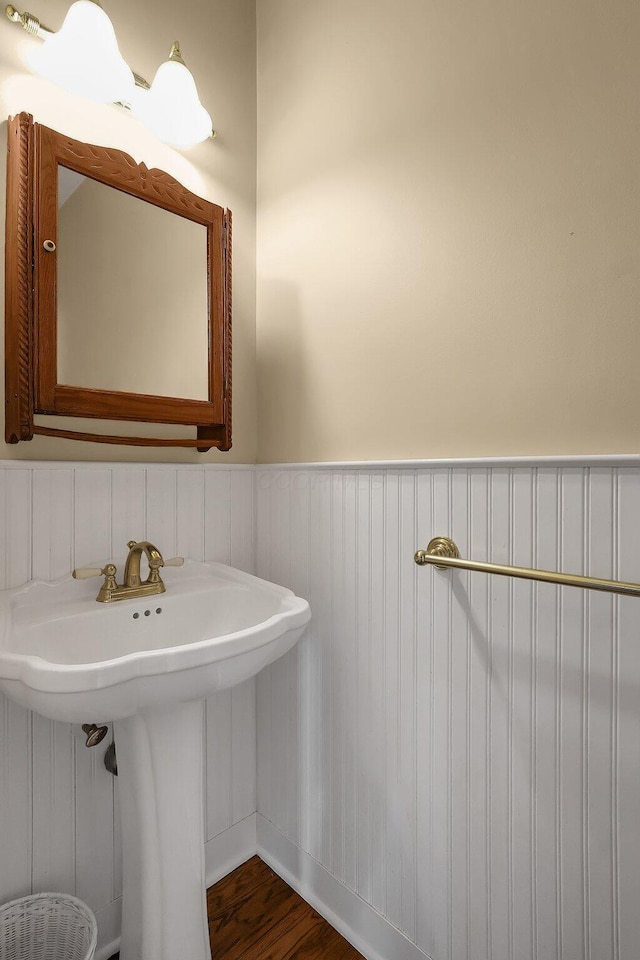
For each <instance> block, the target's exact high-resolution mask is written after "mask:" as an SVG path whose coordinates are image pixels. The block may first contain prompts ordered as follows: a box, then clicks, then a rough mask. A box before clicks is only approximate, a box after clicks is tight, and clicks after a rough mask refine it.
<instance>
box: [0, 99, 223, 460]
mask: <svg viewBox="0 0 640 960" xmlns="http://www.w3.org/2000/svg"><path fill="white" fill-rule="evenodd" d="M67 182H70V183H71V187H69V188H67V187H66V185H65V184H66V183H67ZM104 187H107V188H109V189H108V190H105V189H104ZM70 198H71V199H70ZM123 205H124V206H123ZM114 211H116V212H114ZM145 230H146V232H145ZM185 237H186V238H187V239H186V240H185ZM5 273H6V298H5V304H6V305H5V393H6V396H5V414H6V419H5V439H6V441H7V443H17V442H19V441H21V440H31V439H32V438H33V436H34V435H37V434H40V435H45V436H60V437H66V438H71V439H77V440H91V441H97V442H101V443H121V444H125V445H130V444H135V445H143V446H168V447H171V446H173V447H175V446H184V447H195V448H197V449H198V450H199V451H201V452H205V451H206V450H209V449H210V448H211V447H217V448H218V449H220V450H228V449H229V448H230V446H231V213H230V211H229V210H226V209H223V208H222V207H220V206H217V205H216V204H213V203H211V202H210V201H208V200H205V199H203V198H202V197H198V196H197V195H195V194H193V193H192V192H191V191H189V190H188V189H187V188H185V187H184V186H183V185H182V184H180V183H179V182H178V181H176V180H175V179H174V178H173V177H171V176H170V175H169V174H167V173H165V172H164V171H161V170H157V169H149V168H148V167H147V166H146V165H145V164H144V163H140V164H138V163H136V162H135V161H134V160H133V158H132V157H130V156H129V155H128V154H126V153H124V152H122V151H120V150H116V149H112V148H108V147H101V146H97V145H94V144H85V143H81V142H80V141H77V140H73V139H72V138H70V137H66V136H64V135H62V134H59V133H57V132H56V131H54V130H50V129H49V128H47V127H44V126H42V125H40V124H36V123H34V122H33V118H32V117H31V116H30V115H29V114H26V113H22V114H19V115H18V116H16V117H14V118H10V120H9V123H8V152H7V221H6V262H5ZM189 345H191V353H189V352H188V350H187V347H188V346H189ZM183 348H184V349H183ZM89 361H91V362H89ZM93 361H95V363H94V362H93ZM94 367H95V368H96V371H97V372H96V371H93V368H94ZM176 368H177V369H176ZM69 371H72V373H71V374H70V373H69ZM91 371H93V372H91ZM84 377H86V381H85V382H81V383H78V382H77V380H81V379H83V378H84ZM68 379H71V380H72V382H71V383H70V382H65V380H68ZM94 381H95V383H94ZM138 381H139V382H140V384H141V386H140V387H139V388H138V389H139V392H138V391H137V390H135V389H133V387H134V386H135V385H136V384H137V383H138ZM96 383H97V384H98V385H95V384H96ZM123 383H124V384H125V386H126V389H122V385H123ZM176 384H178V385H182V387H183V389H184V391H185V392H189V393H190V394H191V395H190V396H175V395H173V394H174V392H175V390H176ZM191 384H193V388H192V387H191ZM196 384H198V386H197V387H196V386H195V385H196ZM154 387H155V390H156V391H157V392H151V391H152V390H153V389H154ZM35 415H38V416H39V417H40V416H41V415H43V416H45V417H47V416H54V417H61V416H62V417H83V418H89V419H95V420H110V421H114V420H115V421H124V420H126V421H135V422H138V423H141V424H144V423H161V424H162V423H164V424H182V425H189V426H192V427H195V433H196V436H195V437H188V438H187V437H185V438H184V439H175V438H173V437H172V438H160V437H142V436H139V437H134V436H126V435H122V436H120V435H114V434H113V433H110V434H104V433H99V432H96V433H93V432H87V431H86V429H85V430H71V429H68V428H67V427H66V426H65V427H64V428H60V427H59V426H55V425H53V426H43V425H41V423H35V422H34V416H35Z"/></svg>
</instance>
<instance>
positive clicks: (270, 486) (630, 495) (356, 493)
mask: <svg viewBox="0 0 640 960" xmlns="http://www.w3.org/2000/svg"><path fill="white" fill-rule="evenodd" d="M255 494H256V518H257V529H256V559H257V566H256V572H257V573H258V575H260V576H263V577H266V578H268V579H270V580H274V581H276V582H278V583H281V584H284V585H286V586H289V587H291V588H292V589H293V590H295V591H296V592H297V593H299V594H300V595H302V596H304V597H306V598H308V599H309V601H310V603H311V608H312V614H313V618H312V621H311V624H310V627H309V629H308V631H307V633H306V635H305V637H304V638H303V639H302V640H301V642H300V643H299V644H298V646H297V648H295V649H294V650H293V651H291V652H290V653H289V654H287V655H286V656H285V657H284V658H282V659H281V660H280V661H278V662H276V663H274V664H273V665H271V666H270V667H269V668H267V669H266V670H265V671H263V673H262V674H261V675H260V676H259V678H258V684H257V729H258V821H257V826H258V847H259V850H260V852H261V853H262V855H263V856H264V857H265V858H266V859H267V860H269V862H271V863H272V865H274V866H275V867H276V869H278V870H279V871H280V872H282V874H283V875H284V876H285V877H286V878H287V879H288V880H289V882H290V883H292V884H293V885H294V886H296V887H297V888H298V889H299V890H300V891H301V892H303V894H304V895H305V896H306V897H307V899H309V900H311V902H313V903H314V904H315V905H316V906H317V908H318V909H320V911H321V912H324V913H325V915H327V916H328V917H329V918H331V919H332V920H333V921H334V922H335V923H336V925H337V926H339V928H341V929H342V930H343V932H345V933H346V934H347V936H349V937H350V939H351V940H352V941H353V942H354V943H355V944H356V946H358V947H359V948H360V949H361V950H362V952H363V953H364V954H365V956H367V957H368V958H370V960H372V958H378V957H379V958H382V960H400V958H402V960H415V958H419V957H423V956H427V957H430V958H433V960H638V958H639V957H640V600H638V599H633V598H623V597H614V596H612V595H609V594H602V593H595V592H590V591H583V590H579V589H575V588H567V587H564V588H560V587H556V586H553V585H548V584H534V583H531V582H528V581H521V580H513V579H506V578H502V577H496V576H493V577H489V576H487V575H485V574H480V573H466V572H462V571H448V572H439V571H436V570H433V569H431V568H430V567H426V568H418V567H416V565H415V564H414V561H413V554H414V552H415V550H416V549H417V548H420V547H422V548H424V547H426V545H427V543H428V541H429V540H430V539H431V538H432V537H433V536H436V535H448V536H451V537H452V538H453V539H454V540H455V541H456V542H457V544H458V547H459V548H460V552H461V555H462V556H463V557H470V558H472V559H478V560H486V559H489V560H494V561H496V562H500V563H510V564H516V565H520V566H536V567H540V568H544V569H551V570H564V571H567V572H572V573H589V574H591V575H593V576H598V577H605V578H616V579H621V580H630V581H636V582H638V581H640V467H638V465H631V466H616V465H612V464H609V463H603V462H600V463H594V465H592V466H591V467H589V466H587V465H585V464H579V463H572V464H569V465H554V464H553V463H549V462H545V463H542V462H540V463H539V464H535V463H531V462H529V463H521V464H512V465H507V464H504V465H501V464H494V465H484V466H483V465H481V464H480V465H469V464H467V465H465V464H459V465H456V464H450V465H434V466H432V467H427V466H425V467H424V468H421V467H420V466H419V465H409V466H408V467H407V468H405V469H402V468H401V467H400V466H399V465H394V466H388V467H384V465H380V466H372V467H370V468H366V467H363V466H360V467H359V468H358V469H356V468H350V467H349V466H348V465H346V466H343V467H340V466H339V465H335V466H333V465H332V466H331V468H325V469H312V468H304V467H299V468H295V467H291V466H289V467H286V468H282V469H277V468H268V467H265V468H258V469H257V471H256V476H255ZM381 923H383V927H381Z"/></svg>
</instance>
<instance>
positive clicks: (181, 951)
mask: <svg viewBox="0 0 640 960" xmlns="http://www.w3.org/2000/svg"><path fill="white" fill-rule="evenodd" d="M203 709H204V702H203V701H197V702H195V703H183V704H178V705H175V706H172V707H171V708H169V709H166V710H157V711H153V712H149V713H145V714H142V715H138V716H134V717H129V718H128V719H126V720H118V721H116V723H115V724H114V732H115V741H116V752H117V758H118V774H119V776H118V787H119V798H120V813H121V818H122V939H121V944H120V958H121V960H211V953H210V949H209V929H208V923H207V909H206V893H205V875H204V796H203V762H204V761H203Z"/></svg>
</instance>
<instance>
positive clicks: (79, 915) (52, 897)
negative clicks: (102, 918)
mask: <svg viewBox="0 0 640 960" xmlns="http://www.w3.org/2000/svg"><path fill="white" fill-rule="evenodd" d="M97 936H98V927H97V924H96V918H95V917H94V915H93V913H92V912H91V910H90V909H89V907H88V906H87V905H86V903H83V902H82V900H78V899H77V897H70V896H67V895H66V894H63V893H38V894H35V895H34V896H32V897H21V898H20V899H19V900H12V901H11V902H10V903H5V904H4V905H3V906H1V907H0V960H92V957H93V955H94V954H95V952H96V940H97Z"/></svg>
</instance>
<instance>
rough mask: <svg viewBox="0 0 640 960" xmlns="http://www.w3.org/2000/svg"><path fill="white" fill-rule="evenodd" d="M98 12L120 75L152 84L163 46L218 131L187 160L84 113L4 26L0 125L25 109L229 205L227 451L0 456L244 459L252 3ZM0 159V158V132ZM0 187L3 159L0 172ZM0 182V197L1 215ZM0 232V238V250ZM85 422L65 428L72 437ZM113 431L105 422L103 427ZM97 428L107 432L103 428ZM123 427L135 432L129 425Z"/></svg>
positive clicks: (251, 288)
mask: <svg viewBox="0 0 640 960" xmlns="http://www.w3.org/2000/svg"><path fill="white" fill-rule="evenodd" d="M68 6H69V0H48V2H47V3H44V4H42V5H41V7H40V8H39V7H38V5H37V4H34V5H32V7H33V9H32V8H31V7H30V9H32V12H33V13H34V14H36V15H39V16H41V18H42V20H43V21H44V22H45V23H46V24H47V25H48V26H50V27H51V28H53V29H57V28H58V27H59V26H60V25H61V23H62V20H63V19H64V15H65V12H66V10H67V9H68ZM108 13H109V16H110V17H111V19H112V21H113V24H114V26H115V29H116V33H117V36H118V41H119V44H120V49H121V51H122V54H123V56H124V57H125V59H126V60H127V61H128V63H129V64H130V66H131V67H132V69H134V70H135V71H136V72H137V73H140V74H142V75H143V76H145V77H146V78H147V79H148V80H149V81H151V80H152V79H153V76H154V73H155V70H156V69H157V67H158V66H159V65H160V63H161V62H162V60H164V59H166V58H167V56H168V53H169V47H170V46H171V43H172V41H173V40H175V39H179V40H180V43H181V48H182V53H183V56H184V58H185V60H186V62H187V64H188V66H189V68H190V69H191V70H192V72H193V74H194V76H195V78H196V82H197V85H198V91H199V94H200V98H201V100H202V102H203V103H204V104H205V106H206V107H207V108H208V109H209V111H210V113H211V115H212V117H213V120H214V126H215V127H216V129H217V130H218V132H219V136H218V138H217V139H216V140H215V141H208V142H207V143H204V144H200V145H199V146H197V147H194V148H192V149H190V150H188V151H183V152H180V151H176V150H172V149H171V148H169V147H166V146H164V145H162V144H160V143H159V142H158V141H157V140H156V139H155V138H154V137H153V136H151V134H149V133H147V132H146V130H145V129H144V128H143V127H142V125H141V124H140V123H139V122H138V121H136V120H135V119H134V118H133V117H131V116H130V115H128V114H127V113H125V112H124V111H122V110H120V109H119V108H117V107H113V106H100V105H94V104H89V103H87V102H85V101H83V100H81V99H79V98H75V97H72V96H70V95H67V94H65V93H64V92H62V91H59V90H57V89H55V88H54V87H52V86H51V85H49V84H47V83H45V82H44V81H41V80H39V79H37V78H35V77H33V76H32V75H31V74H30V73H29V72H28V70H27V69H26V68H25V67H24V61H23V59H22V58H23V55H24V53H25V51H26V50H27V49H28V48H29V47H30V46H31V45H33V44H34V43H36V42H37V41H34V40H32V39H30V38H29V37H28V36H27V35H26V34H25V33H23V32H22V31H20V30H19V29H18V28H17V27H15V26H13V25H12V24H10V23H9V22H8V21H7V20H6V18H4V17H3V18H2V21H1V22H0V116H4V117H7V116H8V115H11V114H14V113H17V112H19V111H20V110H27V111H29V112H31V113H33V114H34V117H35V119H36V120H38V121H40V122H42V123H45V124H47V125H48V126H51V127H53V128H55V129H57V130H60V131H61V132H63V133H67V134H69V135H71V136H73V137H76V138H78V139H80V140H85V141H86V142H90V143H99V144H108V145H110V146H113V147H117V148H119V149H121V150H125V151H127V152H128V153H130V154H131V155H132V156H133V157H134V158H135V159H136V160H137V161H139V162H140V161H144V162H145V163H146V164H147V166H148V167H159V168H160V169H163V170H166V171H168V172H169V173H171V174H172V175H173V176H175V177H176V178H177V179H179V180H180V181H181V182H182V183H184V184H185V185H186V186H187V187H189V188H190V189H191V190H193V191H194V192H195V193H198V194H199V195H201V196H204V197H207V198H208V199H210V200H212V201H214V202H215V203H218V204H220V205H221V206H226V207H229V208H230V209H231V210H232V211H233V219H234V237H233V239H234V251H233V253H234V270H233V279H234V291H233V293H234V353H233V363H234V369H233V379H234V416H233V447H232V450H231V451H230V452H229V453H227V454H220V453H217V452H215V451H211V452H210V453H209V454H204V455H203V454H198V453H197V452H196V451H195V450H186V449H185V450H176V449H173V448H170V449H168V450H162V449H154V448H151V447H140V448H135V447H126V446H110V445H106V444H92V443H81V442H76V441H63V440H54V439H50V438H46V437H36V438H35V439H34V440H33V441H31V442H30V443H20V444H17V445H3V449H2V453H1V454H0V457H2V458H5V459H8V458H24V459H40V460H46V459H52V460H65V459H69V460H142V461H149V460H157V461H162V460H175V461H182V462H199V463H201V462H203V461H208V460H217V461H221V462H253V460H254V459H255V451H256V415H255V409H256V406H255V393H256V372H255V170H256V156H255V141H256V132H255V127H256V113H255V99H256V89H255V57H256V53H255V4H254V2H253V0H233V2H231V0H208V2H205V0H184V2H182V3H180V4H175V3H174V2H173V0H155V2H154V3H151V0H142V2H139V3H135V4H132V3H129V2H127V0H109V3H108ZM2 131H3V136H2V138H1V139H0V151H2V153H4V151H5V134H6V124H3V125H2ZM0 169H1V170H2V177H3V178H4V169H5V164H4V161H3V162H2V163H0ZM4 192H5V187H4V179H3V180H2V182H1V183H0V197H1V202H2V206H3V207H4ZM3 240H4V231H2V242H3ZM83 424H84V425H86V424H87V422H86V421H82V420H79V421H75V422H72V423H71V424H70V426H71V427H72V428H73V427H75V428H76V429H82V428H83ZM112 426H115V425H112ZM107 429H109V427H108V426H107ZM125 430H129V431H130V432H133V433H139V432H140V430H141V428H140V427H137V428H136V427H135V425H132V426H129V425H126V426H125ZM178 430H179V432H180V433H181V434H182V435H184V434H185V432H187V433H189V434H191V435H194V430H193V428H188V427H187V428H175V427H169V426H167V427H159V428H156V429H155V430H152V429H151V428H150V429H149V431H148V432H149V434H151V433H152V432H153V433H155V435H157V434H158V433H160V434H161V435H165V436H172V435H175V434H176V432H178Z"/></svg>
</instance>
